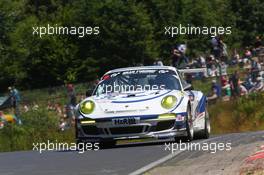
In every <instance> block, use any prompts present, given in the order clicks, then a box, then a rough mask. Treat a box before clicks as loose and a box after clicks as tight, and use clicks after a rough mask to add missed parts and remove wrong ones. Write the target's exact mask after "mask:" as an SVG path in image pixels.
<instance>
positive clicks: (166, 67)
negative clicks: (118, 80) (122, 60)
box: [105, 66, 176, 75]
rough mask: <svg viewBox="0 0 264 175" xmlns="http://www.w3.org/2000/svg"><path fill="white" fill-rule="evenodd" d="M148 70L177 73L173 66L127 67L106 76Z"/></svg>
mask: <svg viewBox="0 0 264 175" xmlns="http://www.w3.org/2000/svg"><path fill="white" fill-rule="evenodd" d="M148 69H157V70H159V69H167V70H172V71H176V68H175V67H172V66H137V67H125V68H118V69H113V70H110V71H108V72H106V73H105V75H107V74H111V73H116V72H123V71H133V70H148Z"/></svg>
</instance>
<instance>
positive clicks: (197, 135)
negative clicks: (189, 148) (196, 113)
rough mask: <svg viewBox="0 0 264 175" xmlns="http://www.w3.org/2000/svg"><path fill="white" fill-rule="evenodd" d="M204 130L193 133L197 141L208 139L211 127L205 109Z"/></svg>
mask: <svg viewBox="0 0 264 175" xmlns="http://www.w3.org/2000/svg"><path fill="white" fill-rule="evenodd" d="M204 122H205V123H204V129H203V130H202V131H199V132H197V133H195V138H197V139H208V138H209V137H210V132H211V125H210V118H209V113H208V111H207V109H206V110H205V120H204Z"/></svg>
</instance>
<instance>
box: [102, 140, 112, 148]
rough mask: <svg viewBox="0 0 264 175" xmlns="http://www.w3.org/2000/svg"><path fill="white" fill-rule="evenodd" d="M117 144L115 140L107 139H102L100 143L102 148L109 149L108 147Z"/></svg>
mask: <svg viewBox="0 0 264 175" xmlns="http://www.w3.org/2000/svg"><path fill="white" fill-rule="evenodd" d="M115 145H116V141H115V140H107V141H101V142H100V143H99V148H100V149H107V148H113V147H114V146H115Z"/></svg>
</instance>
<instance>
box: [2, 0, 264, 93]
mask: <svg viewBox="0 0 264 175" xmlns="http://www.w3.org/2000/svg"><path fill="white" fill-rule="evenodd" d="M263 23H264V2H263V1H261V0H247V1H244V0H235V1H234V0H222V1H219V0H203V1H194V0H184V1H183V0H171V1H161V0H148V1H138V0H134V1H126V0H114V1H109V0H102V1H97V0H89V1H87V0H63V1H61V0H47V1H32V0H24V1H19V0H14V1H10V0H1V1H0V70H1V71H0V84H1V86H0V90H5V89H6V87H7V86H9V85H12V84H16V85H18V86H20V88H21V87H23V88H32V87H33V88H42V87H48V86H54V85H60V84H63V83H65V82H69V81H70V82H85V81H89V80H92V79H95V78H96V76H98V75H101V74H102V73H104V72H105V71H107V70H109V69H113V68H116V67H124V66H131V65H136V64H139V63H144V64H147V65H148V64H151V63H152V62H153V61H154V60H155V59H156V58H162V59H163V61H165V62H166V63H169V62H170V54H171V48H172V47H173V46H175V44H177V43H187V45H188V48H189V53H188V55H191V56H192V55H194V54H196V53H204V52H208V51H209V50H210V47H209V46H210V43H209V40H210V38H211V37H210V36H203V35H178V36H176V37H175V38H171V37H168V36H165V35H164V32H165V30H164V27H165V26H179V24H182V25H183V26H187V25H188V24H190V25H194V26H207V27H210V26H224V27H227V26H230V27H232V35H226V36H224V41H225V42H226V43H227V45H228V46H229V48H232V47H236V48H241V47H244V46H248V45H251V44H252V43H253V42H254V38H255V36H256V35H263V30H264V25H263ZM47 24H50V25H56V24H57V25H58V26H68V27H70V26H85V27H86V26H99V27H100V35H99V36H86V37H83V38H78V37H77V36H66V35H61V36H58V35H53V36H51V35H50V36H43V37H42V38H39V37H38V36H36V35H34V36H33V35H32V32H33V29H32V27H36V26H46V25H47Z"/></svg>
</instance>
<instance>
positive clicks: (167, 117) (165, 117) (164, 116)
mask: <svg viewBox="0 0 264 175" xmlns="http://www.w3.org/2000/svg"><path fill="white" fill-rule="evenodd" d="M158 119H161V120H171V119H176V115H175V114H161V115H159V118H158Z"/></svg>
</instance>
